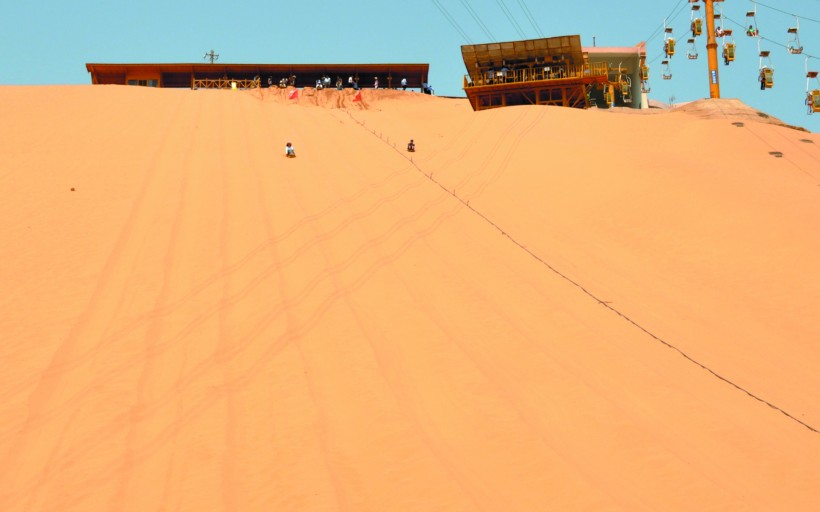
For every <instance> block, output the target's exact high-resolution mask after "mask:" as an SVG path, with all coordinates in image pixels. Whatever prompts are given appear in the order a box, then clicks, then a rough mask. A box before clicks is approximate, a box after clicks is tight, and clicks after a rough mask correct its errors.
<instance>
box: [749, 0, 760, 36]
mask: <svg viewBox="0 0 820 512" xmlns="http://www.w3.org/2000/svg"><path fill="white" fill-rule="evenodd" d="M752 3H754V2H752ZM746 17H747V18H749V28H747V29H746V35H747V36H749V37H757V36H759V35H760V30H759V29H758V28H757V4H755V6H754V9H753V10H751V11H746Z"/></svg>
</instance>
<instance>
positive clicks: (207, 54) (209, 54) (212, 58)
mask: <svg viewBox="0 0 820 512" xmlns="http://www.w3.org/2000/svg"><path fill="white" fill-rule="evenodd" d="M209 57H210V59H211V64H213V63H214V61H215V60H219V54H218V53H214V51H213V50H211V52H210V53H206V54H205V56H204V57H202V58H203V59H207V58H209Z"/></svg>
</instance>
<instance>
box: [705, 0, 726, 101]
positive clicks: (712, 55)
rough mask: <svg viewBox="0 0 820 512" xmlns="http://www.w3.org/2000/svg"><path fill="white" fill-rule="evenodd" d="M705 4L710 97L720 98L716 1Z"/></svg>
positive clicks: (707, 0) (708, 0) (711, 0)
mask: <svg viewBox="0 0 820 512" xmlns="http://www.w3.org/2000/svg"><path fill="white" fill-rule="evenodd" d="M703 2H704V3H705V4H706V55H707V57H708V59H709V97H710V98H720V80H719V76H718V55H717V46H718V45H717V39H716V38H715V4H714V2H715V0H703ZM721 28H723V27H721Z"/></svg>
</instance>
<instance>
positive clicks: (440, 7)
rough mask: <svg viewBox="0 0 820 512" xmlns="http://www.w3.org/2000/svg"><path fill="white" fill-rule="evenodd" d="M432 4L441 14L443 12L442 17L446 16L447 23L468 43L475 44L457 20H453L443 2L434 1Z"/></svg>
mask: <svg viewBox="0 0 820 512" xmlns="http://www.w3.org/2000/svg"><path fill="white" fill-rule="evenodd" d="M432 2H433V5H435V6H436V8H437V9H438V10H439V12H441V14H442V16H444V17H445V18H446V19H447V21H448V22H450V25H452V27H453V28H454V29H456V31H457V32H458V33H459V34H461V37H463V38H464V40H465V41H467V43H469V44H473V41H472V40H471V39H470V38H469V36H467V34H466V33H465V32H464V29H462V28H461V25H459V24H458V22H457V21H456V20H455V18H453V17H452V16H451V15H450V13H449V12H447V9H446V8H445V7H444V6H443V5H441V2H440V1H439V0H432Z"/></svg>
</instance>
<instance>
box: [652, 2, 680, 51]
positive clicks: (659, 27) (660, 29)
mask: <svg viewBox="0 0 820 512" xmlns="http://www.w3.org/2000/svg"><path fill="white" fill-rule="evenodd" d="M684 1H685V0H678V3H677V4H675V7H673V8H672V10H671V11H670V12H669V15H668V16H667V17H666V18H664V20H666V19H669V18H670V17H671V18H673V19H674V17H673V14H674V13H675V9H677V8H678V7H680V4H681V3H683V2H684ZM675 16H677V15H675ZM664 28H665V26H664V25H663V24H661V25H660V26H658V28H656V29H655V30H654V31H653V32H652V34H650V35H649V37H647V38H646V39H645V41H646V42H647V43H649V41H651V40H652V39H654V38H655V37H656V36H657V35H658V34H659V33H661V32H662V31H663V29H664Z"/></svg>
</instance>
